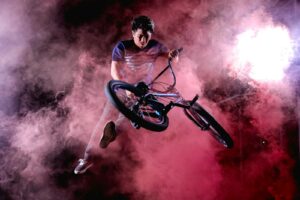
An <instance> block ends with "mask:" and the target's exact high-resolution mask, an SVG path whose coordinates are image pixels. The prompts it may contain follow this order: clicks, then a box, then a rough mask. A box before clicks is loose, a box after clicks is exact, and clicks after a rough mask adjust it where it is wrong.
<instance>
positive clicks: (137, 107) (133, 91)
mask: <svg viewBox="0 0 300 200" xmlns="http://www.w3.org/2000/svg"><path fill="white" fill-rule="evenodd" d="M105 92H106V96H107V97H108V98H109V100H110V101H111V103H112V104H113V105H114V106H115V107H116V108H117V109H118V110H119V111H120V112H121V113H122V114H123V115H125V116H126V117H127V118H128V119H130V120H131V121H132V122H134V123H135V124H137V125H139V126H142V127H144V128H146V129H148V130H152V131H163V130H165V129H166V128H167V127H168V124H169V120H168V117H167V116H166V115H165V114H163V110H162V107H163V104H161V103H159V102H155V103H154V102H153V103H151V102H148V101H144V100H143V92H142V91H141V90H139V89H138V88H136V87H135V86H134V85H131V84H128V83H126V82H123V81H117V80H111V81H109V82H108V84H107V86H106V89H105Z"/></svg>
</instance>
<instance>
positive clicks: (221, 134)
mask: <svg viewBox="0 0 300 200" xmlns="http://www.w3.org/2000/svg"><path fill="white" fill-rule="evenodd" d="M188 103H190V101H189V102H188ZM184 113H185V115H186V116H187V117H188V118H189V119H190V120H191V121H192V122H194V123H195V124H196V125H197V126H198V127H200V128H202V129H203V127H204V126H206V128H208V129H209V133H210V134H211V135H212V136H213V138H214V139H216V140H217V141H218V142H219V143H221V144H222V145H223V146H224V147H226V148H232V147H233V140H232V138H231V137H230V135H229V134H228V133H227V131H226V130H225V129H224V128H223V127H222V126H221V125H220V124H219V123H218V122H217V121H216V120H215V119H214V117H213V116H211V115H210V114H209V113H208V112H207V111H206V110H205V109H204V108H203V107H202V106H200V105H199V104H198V103H194V104H193V106H192V107H191V108H190V109H184Z"/></svg>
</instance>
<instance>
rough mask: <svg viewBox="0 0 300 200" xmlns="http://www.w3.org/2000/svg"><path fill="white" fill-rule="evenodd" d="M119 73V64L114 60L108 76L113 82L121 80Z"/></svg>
mask: <svg viewBox="0 0 300 200" xmlns="http://www.w3.org/2000/svg"><path fill="white" fill-rule="evenodd" d="M120 71H121V62H119V61H114V60H113V61H111V69H110V74H111V77H112V78H113V79H114V80H121V79H122V78H123V77H122V75H121V73H120Z"/></svg>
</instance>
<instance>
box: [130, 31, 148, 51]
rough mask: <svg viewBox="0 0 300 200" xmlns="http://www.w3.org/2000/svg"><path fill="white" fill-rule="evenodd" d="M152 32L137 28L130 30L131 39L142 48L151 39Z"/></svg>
mask: <svg viewBox="0 0 300 200" xmlns="http://www.w3.org/2000/svg"><path fill="white" fill-rule="evenodd" d="M151 35H152V33H151V32H150V31H145V30H142V29H140V28H138V29H137V30H136V31H132V36H133V41H134V43H135V45H136V46H138V47H139V48H140V49H143V48H145V47H146V46H147V44H148V42H149V41H150V39H151Z"/></svg>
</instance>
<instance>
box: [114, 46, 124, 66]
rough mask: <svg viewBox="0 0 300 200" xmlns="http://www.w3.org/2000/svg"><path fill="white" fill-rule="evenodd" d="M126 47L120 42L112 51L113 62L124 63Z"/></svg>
mask: <svg viewBox="0 0 300 200" xmlns="http://www.w3.org/2000/svg"><path fill="white" fill-rule="evenodd" d="M124 54H125V47H124V45H123V43H122V42H118V43H117V45H116V46H115V47H114V49H113V51H112V60H113V61H124Z"/></svg>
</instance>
